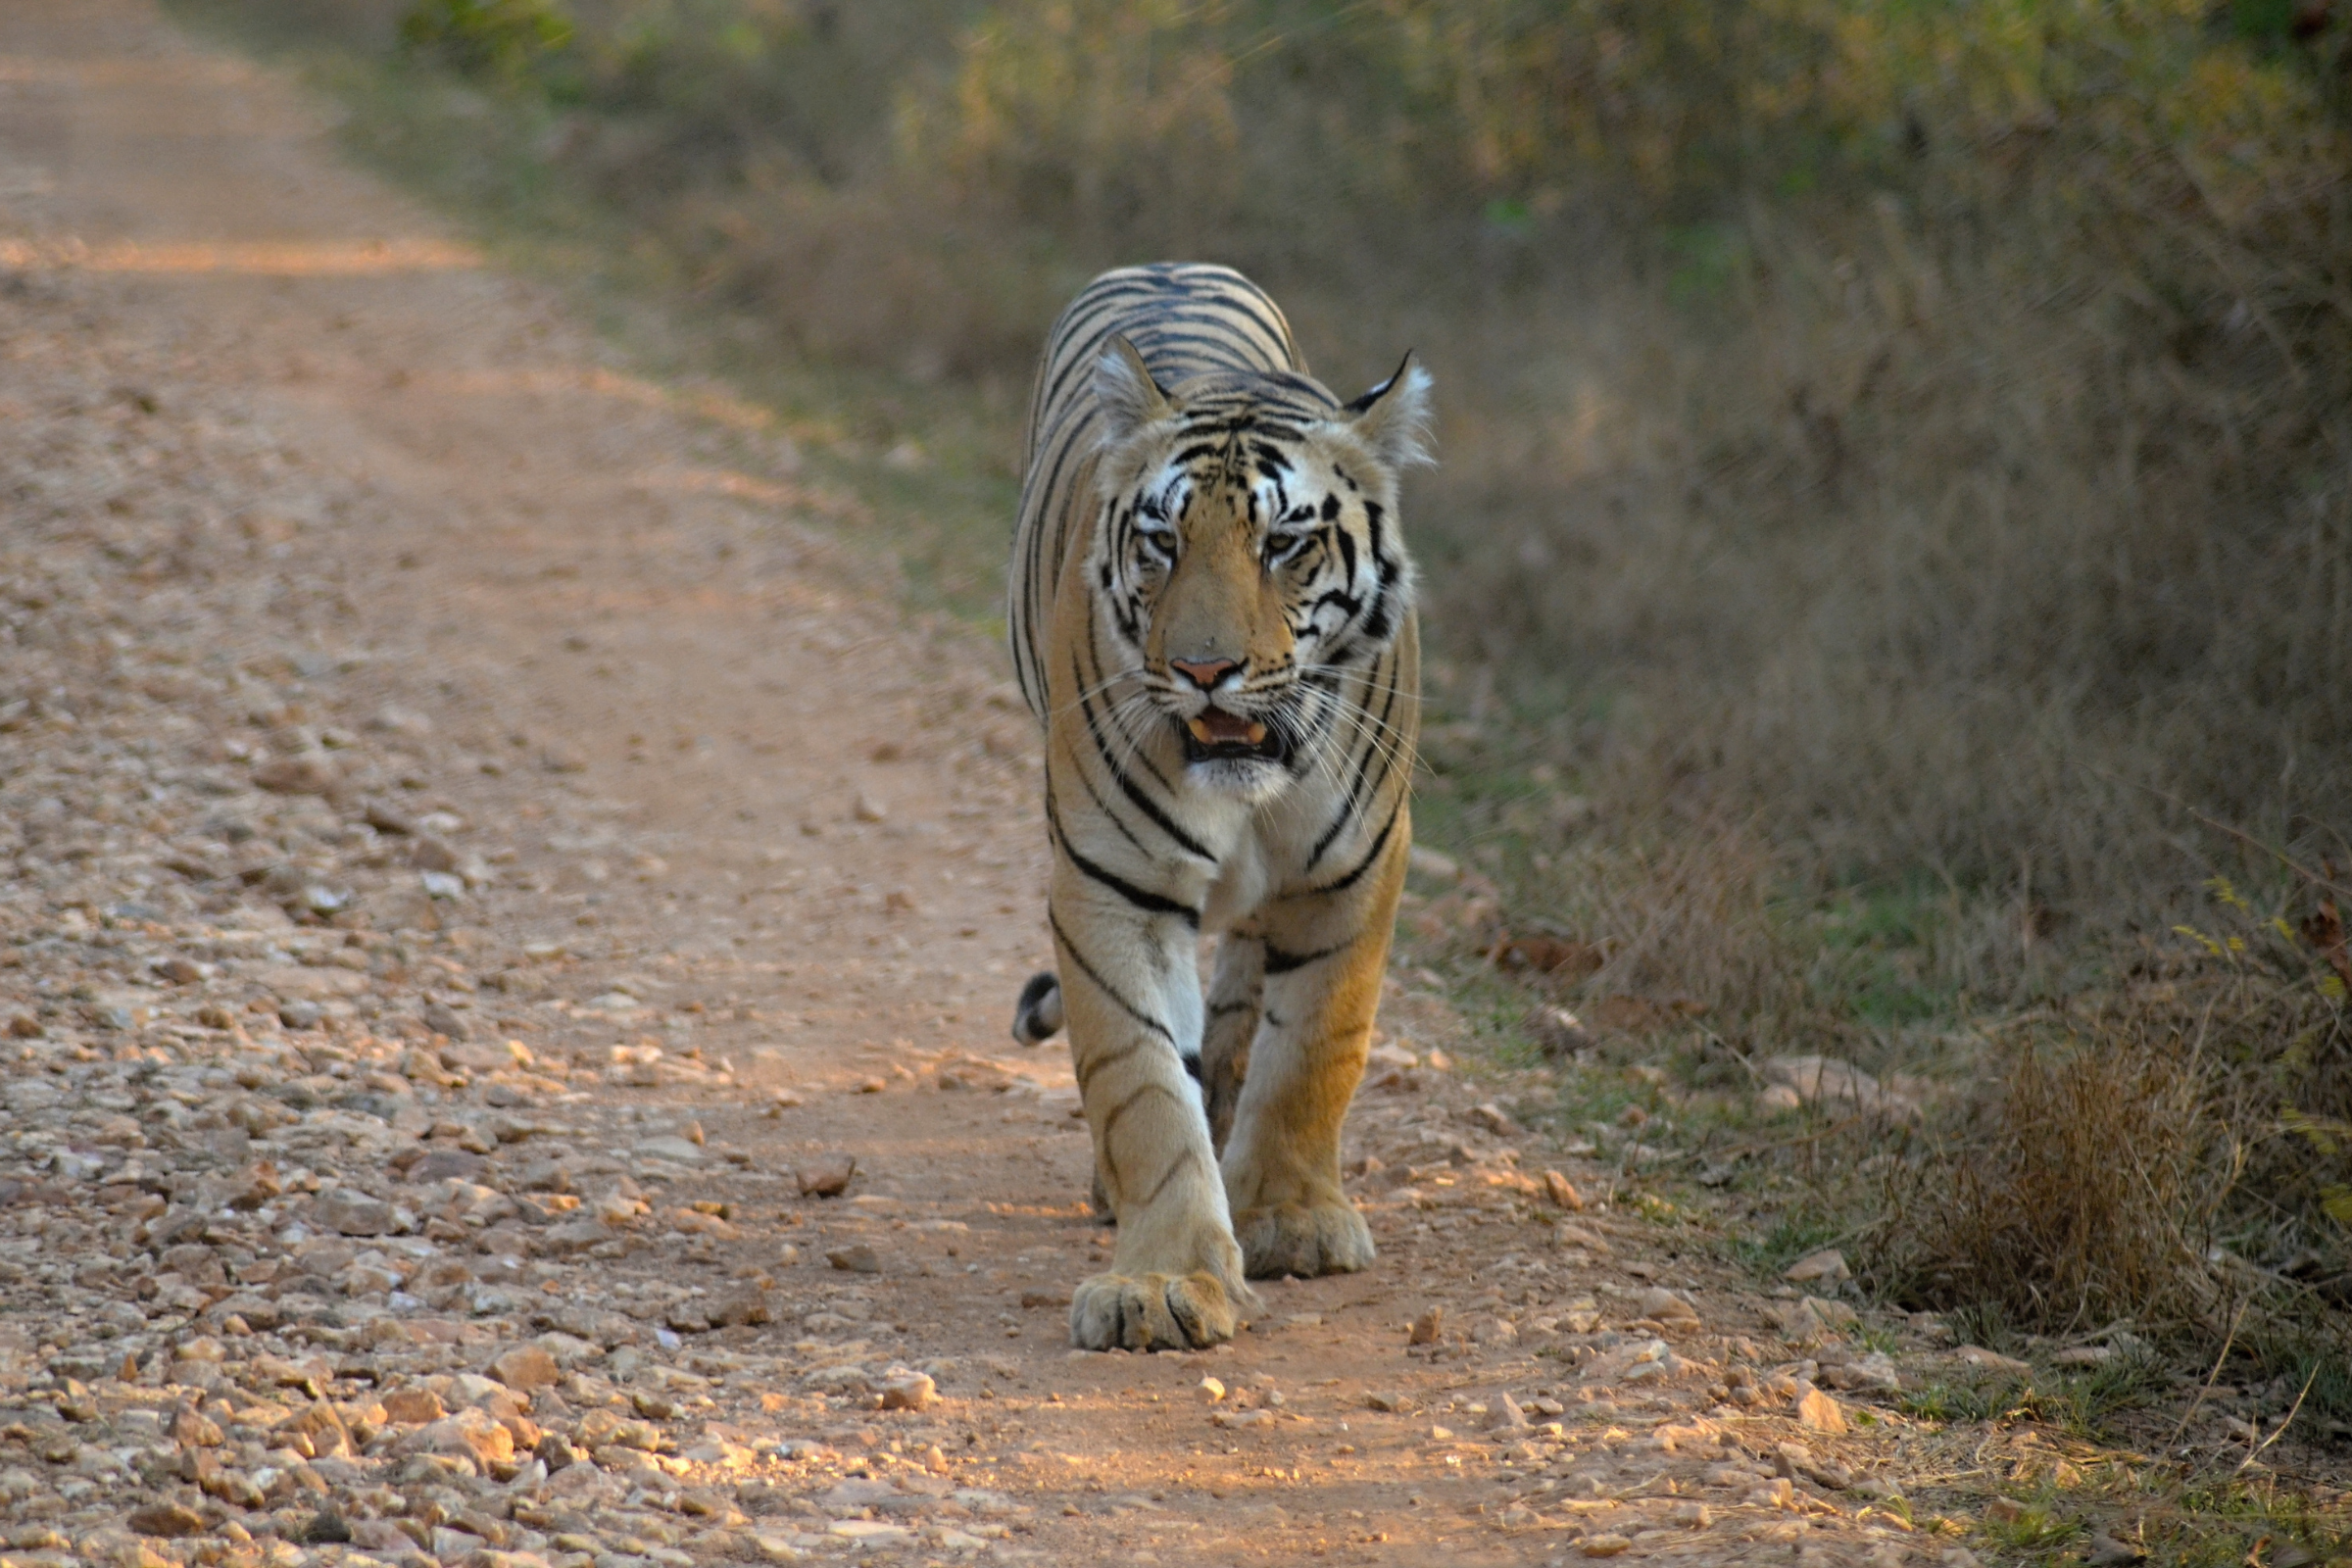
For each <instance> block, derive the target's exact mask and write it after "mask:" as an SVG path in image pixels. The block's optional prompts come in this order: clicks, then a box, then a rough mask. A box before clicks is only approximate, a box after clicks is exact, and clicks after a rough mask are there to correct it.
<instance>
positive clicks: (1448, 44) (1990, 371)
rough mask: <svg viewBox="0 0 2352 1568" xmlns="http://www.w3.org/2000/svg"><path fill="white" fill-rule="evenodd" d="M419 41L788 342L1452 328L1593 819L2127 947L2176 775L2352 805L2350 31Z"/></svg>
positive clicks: (2189, 794)
mask: <svg viewBox="0 0 2352 1568" xmlns="http://www.w3.org/2000/svg"><path fill="white" fill-rule="evenodd" d="M388 9H389V10H390V11H391V12H392V14H394V15H395V16H396V18H397V19H398V27H397V31H398V33H399V36H400V37H401V38H402V39H403V40H404V42H405V46H406V47H407V48H409V49H410V50H411V51H413V52H419V53H426V54H431V55H434V56H437V57H439V58H440V59H441V60H443V61H444V62H446V63H447V64H448V65H451V66H454V67H456V68H458V69H461V70H465V71H467V72H470V73H473V74H474V75H475V76H476V77H477V78H478V79H480V80H482V81H483V82H485V83H486V84H489V85H492V86H494V87H495V88H496V89H497V90H498V91H500V92H501V93H504V94H507V95H510V96H522V97H528V98H530V99H532V100H533V101H534V103H535V105H536V106H537V107H538V108H539V109H540V111H541V112H542V113H543V115H544V116H545V119H546V126H545V132H544V135H543V137H542V139H541V143H540V147H541V150H542V151H543V153H544V155H545V157H546V159H547V161H548V162H549V163H550V164H551V165H555V166H559V167H561V168H562V169H563V170H564V171H565V172H566V173H567V175H568V176H569V177H573V178H576V179H578V180H580V181H584V182H585V183H586V185H587V187H588V188H590V189H591V190H593V192H594V193H595V195H596V196H597V198H598V199H599V200H600V201H602V202H604V203H606V204H608V205H609V206H611V207H613V208H615V209H617V210H618V211H620V212H622V213H624V214H626V215H627V217H628V220H629V221H631V222H632V224H633V225H634V226H635V227H636V229H637V232H638V236H639V243H641V244H645V245H652V246H658V247H661V248H662V249H664V250H666V251H668V252H670V253H672V254H673V255H674V256H675V257H676V258H677V260H678V261H679V263H680V264H681V266H682V267H683V268H684V270H685V272H686V275H687V276H688V277H689V278H690V279H691V286H692V287H693V288H694V290H696V291H697V292H698V294H700V295H702V296H704V297H706V298H709V299H711V300H713V301H715V302H717V303H718V304H720V305H722V306H726V307H731V308H734V309H738V310H740V311H742V312H744V313H746V314H747V315H749V316H752V317H756V318H757V319H760V321H762V322H765V323H767V324H768V325H769V326H770V327H771V328H772V330H773V331H774V332H775V333H776V334H777V335H778V337H779V338H780V339H781V340H783V341H785V342H788V343H789V344H791V345H792V346H794V347H795V348H797V349H799V350H800V351H802V352H806V353H813V354H816V355H820V356H824V357H828V358H832V359H836V360H847V361H852V362H863V363H870V364H875V365H881V366H886V367H889V368H895V369H900V370H905V371H907V372H910V373H912V374H913V375H914V376H916V377H917V378H921V379H936V378H939V377H952V378H985V377H991V376H994V377H1001V378H1005V379H1007V380H1016V381H1017V379H1018V378H1019V377H1020V376H1021V374H1022V373H1023V372H1024V370H1025V368H1026V365H1027V362H1028V359H1029V356H1030V355H1031V354H1032V353H1033V352H1034V346H1035V344H1036V343H1037V341H1038V339H1039V335H1040V331H1041V328H1042V326H1043V324H1044V323H1045V322H1046V321H1047V320H1049V319H1050V318H1051V316H1052V314H1053V311H1054V308H1055V306H1056V305H1057V303H1058V302H1059V301H1060V300H1062V299H1064V298H1066V297H1067V295H1068V293H1069V292H1070V291H1071V290H1072V289H1073V288H1074V287H1075V286H1076V284H1077V283H1079V282H1080V281H1082V280H1083V279H1084V277H1086V276H1087V275H1089V274H1091V272H1093V271H1094V270H1097V269H1099V268H1101V267H1103V266H1105V265H1110V264H1112V263H1115V262H1119V261H1123V260H1128V259H1132V258H1135V257H1139V256H1161V255H1184V256H1212V257H1218V258H1222V259H1226V260H1230V261H1233V262H1235V263H1237V264H1238V265H1240V266H1242V267H1244V268H1245V269H1246V270H1250V271H1252V272H1253V273H1255V274H1258V275H1260V276H1261V277H1262V278H1263V279H1264V280H1265V281H1266V282H1267V283H1268V284H1269V286H1271V287H1273V288H1274V289H1275V290H1276V292H1277V293H1278V295H1280V296H1281V297H1283V298H1284V299H1286V300H1287V301H1290V302H1292V306H1293V309H1294V313H1295V314H1296V315H1297V316H1298V317H1299V325H1300V327H1301V330H1302V333H1303V336H1304V339H1305V341H1306V342H1307V343H1309V344H1310V345H1312V346H1313V348H1314V350H1315V352H1316V354H1317V356H1318V358H1319V360H1320V361H1321V362H1322V364H1323V366H1324V368H1328V369H1330V370H1332V372H1333V375H1334V378H1335V379H1336V380H1338V381H1342V382H1347V381H1349V380H1354V381H1369V380H1370V379H1372V378H1373V377H1374V376H1375V375H1376V374H1377V372H1378V370H1379V369H1380V368H1382V367H1384V366H1386V365H1388V364H1390V363H1392V362H1393V361H1394V359H1395V358H1396V355H1397V351H1398V349H1399V348H1400V347H1401V346H1403V345H1404V344H1406V343H1408V342H1409V343H1417V344H1419V345H1420V346H1421V348H1422V350H1423V352H1424V353H1425V355H1426V356H1427V357H1428V358H1429V359H1430V360H1431V362H1432V363H1433V364H1434V365H1435V366H1436V367H1437V368H1438V370H1439V372H1440V374H1441V376H1442V377H1443V378H1444V385H1445V389H1446V391H1445V397H1446V404H1445V406H1446V412H1447V423H1446V430H1445V435H1446V447H1447V460H1448V461H1447V464H1446V469H1445V470H1444V472H1443V474H1442V475H1441V476H1440V477H1439V478H1438V479H1437V480H1436V481H1435V482H1434V483H1432V484H1430V485H1428V486H1426V487H1424V490H1423V492H1422V501H1421V504H1420V506H1419V507H1418V508H1417V509H1416V511H1417V520H1418V527H1419V532H1420V535H1421V539H1422V547H1423V551H1424V554H1425V555H1426V556H1427V557H1428V558H1429V559H1430V561H1431V563H1432V565H1433V566H1434V567H1435V568H1436V569H1435V570H1434V571H1433V582H1434V584H1435V590H1436V603H1435V604H1434V605H1433V609H1432V614H1431V620H1432V623H1433V629H1434V631H1435V632H1436V634H1437V637H1438V639H1439V641H1440V643H1441V645H1442V646H1443V647H1445V648H1446V651H1447V652H1449V653H1450V654H1452V655H1453V656H1454V657H1455V659H1456V661H1457V662H1465V663H1468V664H1473V665H1479V666H1485V667H1488V668H1491V669H1492V671H1493V672H1494V674H1493V678H1494V679H1495V681H1497V682H1498V683H1499V685H1498V688H1497V697H1498V700H1499V701H1502V702H1504V703H1506V704H1516V705H1520V706H1526V705H1528V704H1531V703H1532V704H1533V705H1534V709H1535V711H1537V712H1539V713H1540V714H1541V715H1543V716H1544V722H1545V724H1546V726H1547V727H1548V728H1549V729H1550V730H1551V731H1552V733H1551V734H1549V735H1548V736H1547V737H1546V739H1547V742H1548V744H1549V745H1550V746H1551V748H1552V749H1553V750H1554V751H1556V752H1557V753H1558V754H1559V758H1558V760H1559V761H1560V763H1561V764H1562V765H1564V766H1568V767H1571V768H1573V769H1575V770H1576V771H1577V772H1578V773H1579V774H1580V775H1583V776H1588V777H1593V779H1594V780H1595V783H1596V785H1597V786H1598V787H1603V788H1605V787H1606V782H1605V780H1604V779H1601V778H1600V777H1599V775H1601V774H1605V773H1608V772H1610V771H1612V770H1614V769H1618V768H1631V769H1632V770H1633V771H1634V772H1635V773H1636V774H1639V775H1640V776H1641V782H1640V783H1639V784H1638V785H1634V786H1631V788H1632V793H1633V794H1634V795H1636V796H1638V797H1642V798H1646V797H1648V796H1651V795H1653V794H1655V793H1656V786H1657V785H1658V784H1659V782H1660V781H1661V780H1664V781H1665V782H1667V783H1668V784H1670V785H1672V786H1673V787H1676V788H1680V789H1682V790H1683V791H1684V792H1685V793H1686V794H1690V793H1692V792H1698V793H1702V794H1703V795H1704V796H1705V797H1706V799H1707V800H1708V801H1709V802H1711V803H1712V804H1713V805H1715V806H1716V807H1718V808H1719V809H1724V810H1727V811H1731V812H1734V813H1736V814H1740V815H1747V814H1750V813H1761V817H1762V819H1764V820H1765V821H1767V822H1768V823H1769V824H1770V826H1771V828H1772V830H1773V831H1774V833H1775V835H1776V837H1779V838H1783V839H1787V838H1789V837H1795V838H1798V839H1801V840H1803V841H1805V842H1806V843H1808V844H1809V845H1810V846H1811V847H1812V849H1813V851H1814V854H1815V856H1816V867H1815V869H1816V870H1817V872H1818V873H1819V874H1820V875H1822V876H1825V877H1827V878H1830V879H1832V880H1835V879H1838V878H1843V877H1853V876H1866V877H1868V876H1878V877H1884V876H1899V875H1901V874H1903V873H1905V872H1908V871H1910V870H1913V869H1916V868H1921V867H1925V868H1929V869H1930V870H1932V871H1933V872H1934V873H1935V874H1936V875H1937V876H1940V877H1943V878H1946V879H1948V880H1951V881H1954V882H1957V883H1959V884H1963V885H1966V886H1969V887H1971V888H1980V889H1981V888H1985V887H1987V886H1992V885H2002V886H2006V887H2008V888H2009V889H2010V890H2011V891H2013V892H2014V893H2016V895H2017V896H2018V897H2020V898H2021V899H2023V900H2025V901H2026V902H2028V903H2035V904H2043V905H2047V906H2049V907H2053V908H2057V909H2059V910H2061V911H2062V912H2064V913H2066V914H2068V915H2070V916H2072V915H2078V914H2090V915H2092V916H2094V917H2099V918H2105V919H2107V920H2109V922H2110V923H2112V921H2113V918H2114V917H2117V916H2122V917H2125V918H2130V917H2131V915H2132V914H2144V913H2145V912H2146V907H2147V905H2148V904H2149V901H2150V900H2152V899H2153V900H2162V899H2164V898H2166V897H2168V896H2169V895H2170V894H2171V893H2172V892H2173V891H2175V890H2178V889H2180V888H2182V887H2190V886H2193V885H2194V884H2195V882H2196V880H2197V878H2198V876H2199V875H2201V874H2203V873H2205V872H2208V871H2211V870H2213V869H2214V868H2215V867H2214V866H2213V865H2211V864H2207V863H2200V862H2201V860H2210V859H2211V858H2212V854H2213V848H2212V847H2211V846H2209V845H2205V844H2204V843H2203V842H2202V839H2201V831H2202V830H2200V829H2199V828H2198V827H2197V825H2196V824H2195V822H2194V821H2193V819H2191V818H2190V817H2188V816H2186V815H2185V814H2183V813H2182V812H2181V811H2180V809H2176V808H2173V807H2171V806H2169V805H2168V804H2167V802H2166V800H2165V796H2168V795H2169V796H2172V797H2177V798H2178V799H2179V800H2180V801H2181V802H2185V803H2188V804H2190V805H2193V806H2194V807H2196V808H2198V809H2202V810H2205V811H2207V812H2209V813H2211V814H2214V815H2217V816H2220V817H2223V818H2226V819H2228V820H2229V821H2232V822H2235V823H2239V824H2243V825H2246V826H2248V827H2251V828H2254V829H2256V830H2258V831H2260V832H2262V833H2263V834H2264V835H2265V836H2266V837H2268V838H2270V839H2272V840H2273V841H2275V842H2279V843H2285V842H2288V841H2298V842H2302V841H2308V840H2309V839H2310V836H2311V835H2312V834H2313V833H2314V832H2318V831H2320V829H2321V825H2322V823H2323V822H2325V821H2326V820H2327V819H2328V818H2330V817H2332V818H2333V820H2334V821H2335V822H2337V823H2340V822H2341V820H2342V806H2343V803H2344V802H2345V801H2346V800H2347V799H2352V690H2348V688H2347V685H2346V682H2345V680H2344V678H2343V671H2345V670H2346V669H2347V668H2352V565H2348V564H2347V563H2352V483H2348V478H2352V467H2348V464H2352V448H2348V445H2347V439H2348V437H2352V423H2347V398H2348V395H2352V196H2348V193H2347V187H2346V184H2345V173H2346V171H2347V169H2348V168H2352V121H2348V119H2347V116H2346V113H2345V106H2346V102H2347V93H2348V92H2352V75H2348V74H2347V60H2348V58H2352V57H2348V56H2347V51H2346V40H2347V38H2352V25H2347V18H2346V16H2345V15H2344V12H2345V8H2343V7H2340V6H2330V5H2328V4H2326V3H2317V4H2313V3H2301V4H2297V3H2288V0H2232V3H2229V4H2223V5H2218V6H2217V5H2215V4H2211V3H2203V0H2196V3H2192V0H2099V3H2091V0H2078V3H2047V0H2006V3H1971V4H1959V3H1909V4H1877V3H1863V0H1671V3H1655V0H1650V3H1640V4H1636V3H1627V0H1548V3H1544V0H1446V3H1443V4H1440V3H1436V0H1356V3H1338V0H1226V3H1204V4H1186V3H1180V0H1000V3H997V4H976V3H955V0H898V3H890V4H881V3H869V4H860V5H835V4H823V3H817V0H567V3H564V4H559V3H558V0H422V3H421V4H416V5H403V6H398V7H392V8H388ZM992 542H993V541H992ZM1594 715H1597V718H1595V716H1594ZM2184 839H2185V840H2186V841H2188V842H2187V843H2186V844H2184V843H2183V840H2184ZM2307 847H2310V846H2309V845H2308V844H2307ZM2323 848H2324V847H2323ZM2336 848H2339V849H2340V848H2341V846H2336Z"/></svg>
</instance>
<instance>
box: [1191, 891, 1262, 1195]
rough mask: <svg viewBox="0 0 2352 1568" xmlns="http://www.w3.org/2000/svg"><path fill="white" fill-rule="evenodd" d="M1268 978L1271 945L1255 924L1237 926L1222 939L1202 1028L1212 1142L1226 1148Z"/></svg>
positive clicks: (1204, 1083)
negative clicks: (1260, 997) (1263, 990)
mask: <svg viewBox="0 0 2352 1568" xmlns="http://www.w3.org/2000/svg"><path fill="white" fill-rule="evenodd" d="M1265 978H1266V946H1265V944H1264V943H1263V942H1262V941H1260V940H1259V939H1258V934H1257V927H1256V926H1255V925H1254V924H1248V925H1241V926H1236V927H1235V928H1234V929H1232V930H1231V931H1228V932H1226V933H1225V935H1224V936H1223V937H1222V938H1220V939H1219V940H1218V943H1217V964H1216V969H1215V971H1214V975H1213V977H1212V978H1211V979H1210V981H1209V986H1208V1018H1207V1022H1206V1024H1205V1026H1204V1027H1203V1028H1202V1029H1201V1099H1202V1101H1203V1102H1204V1103H1205V1105H1206V1107H1207V1111H1208V1136H1209V1141H1210V1142H1211V1143H1212V1144H1213V1145H1215V1147H1216V1151H1217V1152H1218V1153H1219V1154H1220V1155H1221V1154H1223V1153H1224V1152H1225V1144H1226V1141H1227V1140H1228V1139H1229V1138H1230V1137H1231V1136H1232V1134H1233V1113H1234V1110H1235V1109H1236V1107H1238V1106H1239V1105H1240V1104H1241V1100H1242V1084H1243V1081H1244V1080H1245V1079H1247V1078H1248V1077H1249V1076H1250V1041H1251V1040H1252V1039H1253V1038H1255V1037H1256V1034H1257V1013H1258V992H1259V990H1260V989H1261V988H1262V987H1263V986H1264V984H1265Z"/></svg>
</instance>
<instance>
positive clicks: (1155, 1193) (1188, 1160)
mask: <svg viewBox="0 0 2352 1568" xmlns="http://www.w3.org/2000/svg"><path fill="white" fill-rule="evenodd" d="M1200 1157H1201V1156H1200V1154H1199V1152H1196V1151H1194V1150H1190V1149H1188V1150H1186V1151H1185V1152H1183V1153H1181V1154H1179V1155H1177V1156H1176V1162H1175V1163H1174V1164H1172V1165H1170V1166H1169V1167H1168V1168H1167V1169H1166V1170H1165V1171H1164V1172H1162V1173H1161V1175H1160V1178H1159V1180H1158V1181H1155V1182H1153V1183H1152V1191H1151V1192H1150V1193H1149V1194H1147V1195H1146V1196H1145V1198H1144V1206H1145V1207H1146V1208H1150V1207H1151V1206H1152V1204H1153V1203H1155V1202H1157V1201H1159V1195H1160V1194H1161V1193H1164V1192H1166V1191H1167V1188H1168V1183H1170V1182H1172V1181H1174V1180H1175V1179H1176V1175H1177V1173H1178V1172H1179V1171H1181V1170H1183V1169H1184V1168H1185V1167H1186V1166H1187V1165H1190V1164H1193V1163H1195V1162H1196V1161H1197V1160H1199V1159H1200Z"/></svg>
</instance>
